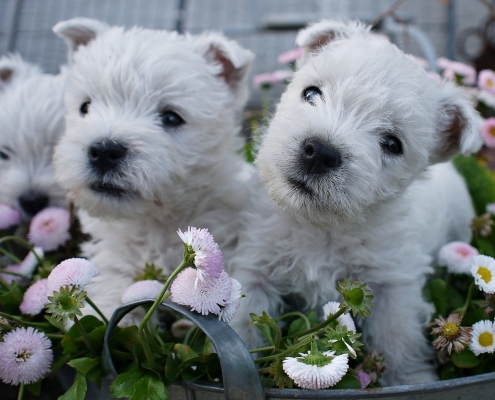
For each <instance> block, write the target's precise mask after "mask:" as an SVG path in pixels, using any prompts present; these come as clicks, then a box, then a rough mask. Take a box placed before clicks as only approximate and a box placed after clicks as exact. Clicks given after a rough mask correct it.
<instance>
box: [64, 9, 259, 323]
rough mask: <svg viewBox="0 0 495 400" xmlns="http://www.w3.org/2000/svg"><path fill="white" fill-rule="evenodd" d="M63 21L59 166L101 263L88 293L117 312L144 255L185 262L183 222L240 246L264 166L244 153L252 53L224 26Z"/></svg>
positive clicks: (167, 265) (89, 251)
mask: <svg viewBox="0 0 495 400" xmlns="http://www.w3.org/2000/svg"><path fill="white" fill-rule="evenodd" d="M54 31H55V33H56V34H57V35H59V36H61V37H62V38H64V39H65V41H66V43H67V45H68V47H69V58H70V60H71V62H70V64H71V65H70V71H69V76H68V82H67V90H66V94H65V104H66V107H67V118H66V126H67V129H66V132H65V135H64V136H63V137H62V139H61V141H60V143H59V145H58V146H57V148H56V151H55V165H56V171H57V178H58V181H59V182H60V183H61V184H62V186H63V187H64V188H66V189H67V190H68V193H69V197H70V198H71V199H72V200H73V201H74V203H75V204H76V206H78V207H79V208H80V212H79V216H80V219H81V223H82V227H83V230H84V231H85V232H88V233H90V234H91V235H92V237H93V240H92V241H91V242H88V243H86V244H85V245H84V246H83V254H84V256H86V257H89V259H90V260H91V261H92V262H93V263H94V264H95V265H96V266H97V267H98V268H99V270H100V275H99V276H98V277H97V278H96V279H95V281H96V282H95V284H92V285H90V286H88V288H87V290H88V294H89V296H90V298H91V299H92V300H93V301H94V302H95V303H96V304H98V306H99V307H101V308H102V310H103V312H104V313H105V314H107V316H110V315H111V314H112V312H113V311H114V309H115V308H116V307H118V306H119V305H120V304H121V303H120V301H121V296H122V292H123V291H124V290H125V289H126V288H127V287H128V286H129V285H130V284H132V283H133V278H134V276H135V274H136V272H137V271H140V270H142V269H143V268H144V266H145V264H146V263H154V264H155V265H156V266H157V267H159V268H163V269H164V270H165V271H168V272H170V271H172V270H173V269H175V268H176V267H177V266H178V264H179V262H180V261H181V259H182V255H183V244H182V242H181V239H180V238H179V236H178V235H177V229H179V228H180V229H181V230H185V229H187V227H188V226H195V227H198V228H208V229H209V230H210V232H211V233H212V234H213V236H214V237H215V240H216V241H217V242H218V244H219V246H220V248H221V250H222V251H223V253H224V258H225V260H228V259H229V258H230V253H232V251H233V249H234V247H235V245H236V243H237V239H238V234H239V231H240V229H241V226H240V225H241V222H240V211H241V210H242V209H243V208H245V207H246V205H247V204H250V202H251V201H252V200H251V198H252V196H253V195H252V193H251V191H250V185H249V183H248V181H249V180H250V179H253V177H254V176H255V174H254V168H253V167H252V166H251V165H249V164H247V163H246V162H245V161H244V160H243V157H242V156H241V155H240V154H239V153H238V150H239V149H240V148H241V146H242V144H243V143H242V139H241V137H240V135H238V132H239V120H240V118H239V117H240V111H241V110H242V108H243V106H244V104H245V102H246V100H247V96H248V90H247V83H246V78H247V75H248V71H249V68H250V65H251V61H252V59H253V54H252V53H251V52H250V51H248V50H245V49H243V48H241V47H240V46H239V45H237V44H236V43H235V42H233V41H230V40H227V39H226V38H225V37H224V36H222V35H221V34H216V33H205V34H202V35H198V36H193V35H179V34H177V33H176V32H167V31H158V30H148V29H141V28H136V27H135V28H132V29H129V30H125V29H123V28H121V27H109V26H107V25H106V24H104V23H102V22H100V21H96V20H89V19H85V18H76V19H72V20H68V21H64V22H60V23H58V24H57V25H56V26H55V27H54ZM84 311H85V312H87V313H90V312H92V311H91V310H89V307H86V308H85V310H84ZM135 322H137V321H136V319H135V318H134V320H132V318H131V319H129V320H128V321H127V323H135Z"/></svg>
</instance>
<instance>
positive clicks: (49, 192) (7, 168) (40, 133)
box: [0, 56, 67, 221]
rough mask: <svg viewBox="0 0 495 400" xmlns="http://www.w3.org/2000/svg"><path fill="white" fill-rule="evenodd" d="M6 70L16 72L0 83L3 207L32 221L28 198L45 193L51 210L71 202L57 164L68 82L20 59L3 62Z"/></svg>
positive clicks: (0, 197)
mask: <svg viewBox="0 0 495 400" xmlns="http://www.w3.org/2000/svg"><path fill="white" fill-rule="evenodd" d="M2 69H3V71H6V70H7V69H8V70H9V71H10V72H9V74H7V75H8V76H9V79H8V81H5V82H3V83H4V85H3V86H2V85H0V152H1V153H2V155H3V156H2V157H0V182H1V185H0V203H5V204H9V205H11V206H13V207H15V208H17V209H19V210H20V211H22V215H23V219H24V221H29V220H30V218H31V217H32V215H31V214H29V213H27V212H26V210H24V209H23V208H22V206H21V205H20V203H19V198H20V196H22V195H28V194H30V193H38V194H44V195H46V196H48V198H49V202H48V205H49V206H58V207H63V206H66V203H67V201H66V197H65V191H64V190H63V189H62V188H61V187H60V186H58V185H57V184H55V173H54V169H53V165H52V155H53V149H54V147H55V143H56V142H57V141H58V139H59V137H60V136H61V135H62V132H63V130H64V120H63V117H64V107H63V91H64V80H65V78H64V75H63V74H60V75H56V76H54V75H48V74H43V73H41V71H40V70H39V69H38V68H37V67H36V66H34V65H31V64H28V63H26V62H24V61H23V60H22V59H21V58H20V56H6V57H3V58H1V59H0V70H2ZM7 75H5V76H7ZM2 89H4V90H3V91H2Z"/></svg>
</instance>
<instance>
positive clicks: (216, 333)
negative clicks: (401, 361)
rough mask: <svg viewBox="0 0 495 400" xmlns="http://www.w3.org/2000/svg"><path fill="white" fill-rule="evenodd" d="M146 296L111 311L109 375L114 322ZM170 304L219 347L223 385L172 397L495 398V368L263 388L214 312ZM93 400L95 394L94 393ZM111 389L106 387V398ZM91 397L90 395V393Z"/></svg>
mask: <svg viewBox="0 0 495 400" xmlns="http://www.w3.org/2000/svg"><path fill="white" fill-rule="evenodd" d="M151 302H152V300H143V301H139V302H135V303H131V304H126V305H125V306H122V307H120V308H118V309H117V310H116V311H115V313H114V315H113V316H112V318H111V320H110V323H109V326H108V329H107V333H106V335H105V344H104V351H103V357H102V359H103V364H104V368H105V369H106V371H108V377H107V378H108V381H110V380H112V379H113V378H114V377H115V376H116V374H117V371H116V369H115V366H114V365H113V362H112V358H111V356H110V349H109V346H108V343H109V338H110V336H111V334H112V330H113V328H114V327H115V326H116V325H117V324H118V323H119V321H120V320H121V319H122V318H123V316H124V315H126V314H127V313H128V312H130V311H132V310H133V309H134V308H136V307H138V306H140V305H143V304H146V303H151ZM163 306H165V307H168V308H170V309H172V310H174V311H176V312H178V313H180V314H182V315H184V316H185V317H187V318H189V319H190V320H191V321H193V322H194V323H195V324H196V325H197V326H198V327H199V328H200V329H202V330H203V331H204V332H205V334H206V335H207V336H208V337H209V338H210V339H211V341H212V343H213V345H214V346H215V349H216V351H217V353H218V356H219V359H220V363H221V366H222V373H223V381H224V382H223V384H224V385H223V386H219V385H214V384H210V383H202V382H185V381H183V382H181V383H180V384H178V385H173V386H171V387H170V388H169V392H170V399H172V400H263V399H388V400H394V399H397V400H454V399H456V400H488V399H495V373H490V374H483V375H477V376H473V377H469V378H460V379H451V380H447V381H438V382H430V383H424V384H417V385H404V386H395V387H385V388H378V389H360V390H351V389H346V390H337V389H335V390H332V389H329V390H304V389H264V388H263V387H262V385H261V380H260V379H259V375H258V371H257V367H256V365H255V363H254V362H253V359H252V357H251V354H250V353H249V351H248V349H247V348H246V347H245V346H244V343H243V342H242V341H241V340H240V339H239V337H238V336H237V334H236V333H235V332H234V331H233V330H232V329H231V328H230V327H229V326H228V325H227V324H225V323H224V322H222V321H218V318H216V317H215V316H213V315H207V316H204V315H200V314H197V313H195V312H191V311H189V309H187V308H186V307H183V306H180V305H177V304H174V303H172V302H170V301H165V302H164V303H163ZM92 396H93V397H91V400H94V399H95V398H96V397H95V394H93V395H92ZM105 396H106V395H105V394H103V393H101V396H99V398H100V399H102V398H109V397H105ZM87 398H88V399H89V398H90V397H87Z"/></svg>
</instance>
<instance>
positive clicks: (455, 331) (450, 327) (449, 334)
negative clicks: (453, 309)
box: [442, 322, 459, 340]
mask: <svg viewBox="0 0 495 400" xmlns="http://www.w3.org/2000/svg"><path fill="white" fill-rule="evenodd" d="M442 336H443V337H444V338H445V339H447V340H454V339H456V338H457V337H458V336H459V327H458V326H457V325H456V324H455V323H454V322H447V323H445V325H444V326H443V327H442Z"/></svg>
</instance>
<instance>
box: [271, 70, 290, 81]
mask: <svg viewBox="0 0 495 400" xmlns="http://www.w3.org/2000/svg"><path fill="white" fill-rule="evenodd" d="M272 75H273V78H274V79H275V80H276V81H277V82H284V83H285V82H287V80H288V79H290V78H291V77H292V75H293V72H292V71H289V70H288V69H277V70H276V71H273V74H272Z"/></svg>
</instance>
